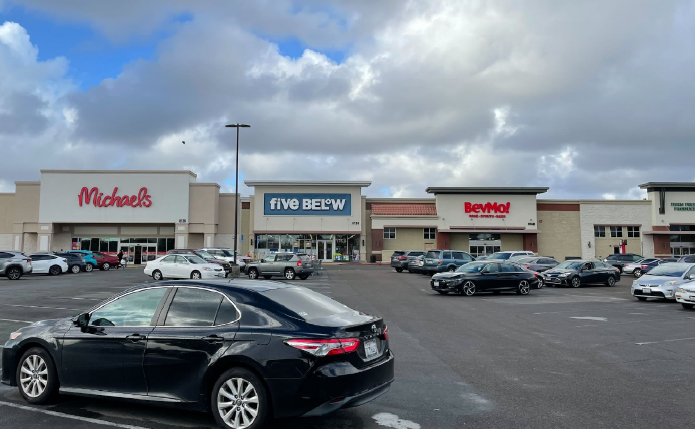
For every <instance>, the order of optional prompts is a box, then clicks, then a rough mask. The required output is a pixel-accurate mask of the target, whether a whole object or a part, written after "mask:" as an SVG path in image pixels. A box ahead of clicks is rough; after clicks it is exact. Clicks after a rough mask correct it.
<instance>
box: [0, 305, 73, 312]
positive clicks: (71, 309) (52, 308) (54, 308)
mask: <svg viewBox="0 0 695 429" xmlns="http://www.w3.org/2000/svg"><path fill="white" fill-rule="evenodd" d="M0 305H5V306H7V307H23V308H47V309H49V310H70V311H80V310H81V309H80V308H64V307H44V306H42V305H21V304H0Z"/></svg>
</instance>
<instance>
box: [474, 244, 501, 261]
mask: <svg viewBox="0 0 695 429" xmlns="http://www.w3.org/2000/svg"><path fill="white" fill-rule="evenodd" d="M500 248H501V243H495V242H491V243H484V242H482V243H481V242H475V241H471V242H470V245H469V253H470V254H471V256H473V257H474V258H477V257H478V256H483V255H492V254H493V253H495V252H499V251H500Z"/></svg>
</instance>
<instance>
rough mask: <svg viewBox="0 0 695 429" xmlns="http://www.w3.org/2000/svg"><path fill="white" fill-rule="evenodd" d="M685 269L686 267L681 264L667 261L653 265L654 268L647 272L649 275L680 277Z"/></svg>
mask: <svg viewBox="0 0 695 429" xmlns="http://www.w3.org/2000/svg"><path fill="white" fill-rule="evenodd" d="M687 269H688V267H684V266H683V265H680V264H674V263H670V262H669V263H666V264H661V265H658V266H656V267H654V269H653V270H651V271H649V272H648V273H647V274H649V275H650V276H666V277H680V276H682V275H683V273H685V270H687Z"/></svg>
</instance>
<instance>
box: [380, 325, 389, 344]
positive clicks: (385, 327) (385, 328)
mask: <svg viewBox="0 0 695 429" xmlns="http://www.w3.org/2000/svg"><path fill="white" fill-rule="evenodd" d="M381 335H383V336H384V339H385V340H386V341H388V339H389V327H388V326H384V332H382V333H381Z"/></svg>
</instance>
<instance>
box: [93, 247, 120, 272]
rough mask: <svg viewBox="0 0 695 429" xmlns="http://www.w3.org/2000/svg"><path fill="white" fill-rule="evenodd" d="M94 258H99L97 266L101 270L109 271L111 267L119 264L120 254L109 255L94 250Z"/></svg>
mask: <svg viewBox="0 0 695 429" xmlns="http://www.w3.org/2000/svg"><path fill="white" fill-rule="evenodd" d="M92 254H93V255H94V259H96V260H97V268H99V269H100V270H104V271H108V270H110V269H111V267H115V266H117V265H118V262H119V261H118V256H114V255H107V254H105V253H101V252H92Z"/></svg>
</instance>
